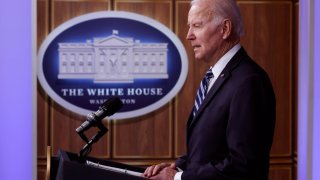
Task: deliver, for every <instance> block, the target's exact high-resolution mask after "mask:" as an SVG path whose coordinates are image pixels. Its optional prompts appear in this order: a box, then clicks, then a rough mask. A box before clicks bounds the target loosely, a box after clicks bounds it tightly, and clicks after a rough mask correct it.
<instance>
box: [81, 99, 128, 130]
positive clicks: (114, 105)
mask: <svg viewBox="0 0 320 180" xmlns="http://www.w3.org/2000/svg"><path fill="white" fill-rule="evenodd" d="M122 105H123V103H122V101H121V100H120V99H119V98H118V97H111V98H109V99H107V100H106V101H105V102H104V103H103V104H102V105H101V106H100V107H99V109H98V110H97V111H96V112H92V113H89V114H88V115H87V118H86V121H85V122H83V123H82V124H81V125H80V126H79V127H78V128H77V129H76V131H77V133H78V134H81V133H83V132H84V131H86V130H87V129H89V128H90V127H91V126H96V125H97V124H98V123H100V121H101V120H102V119H103V118H104V117H106V116H111V115H113V114H114V113H116V112H117V111H118V110H119V109H120V108H121V107H122Z"/></svg>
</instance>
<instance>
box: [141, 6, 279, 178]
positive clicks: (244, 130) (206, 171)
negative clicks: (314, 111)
mask: <svg viewBox="0 0 320 180" xmlns="http://www.w3.org/2000/svg"><path fill="white" fill-rule="evenodd" d="M188 24H189V32H188V35H187V39H188V40H190V41H191V45H192V47H193V50H194V54H195V59H196V60H198V61H205V62H207V63H210V64H211V65H212V67H210V68H209V70H208V72H207V73H206V76H205V78H204V80H202V81H201V83H200V88H199V90H198V92H197V94H196V98H195V99H196V100H195V105H194V108H193V110H192V112H191V114H190V117H189V120H188V123H187V152H186V154H185V155H184V156H182V157H180V158H179V159H178V160H177V161H176V162H175V163H172V164H166V163H161V164H158V165H154V166H150V167H148V168H147V169H146V171H145V173H144V176H145V177H148V178H151V179H183V180H184V179H194V180H198V179H199V180H200V179H213V180H224V179H228V180H240V179H241V180H267V179H268V172H269V153H270V149H271V145H272V140H273V133H274V126H275V96H274V92H273V88H272V85H271V82H270V80H269V77H268V75H267V74H266V72H265V71H264V70H263V69H262V68H260V67H259V66H258V65H257V64H256V63H255V62H254V61H253V60H252V59H251V58H250V57H249V56H248V55H247V53H246V52H245V50H244V48H243V47H241V45H240V44H239V42H240V36H241V35H242V34H243V25H242V20H241V15H240V11H239V8H238V6H237V4H236V2H235V1H234V0H195V1H192V2H191V8H190V11H189V15H188Z"/></svg>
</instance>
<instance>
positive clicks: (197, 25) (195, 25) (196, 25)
mask: <svg viewBox="0 0 320 180" xmlns="http://www.w3.org/2000/svg"><path fill="white" fill-rule="evenodd" d="M193 26H194V27H201V26H202V24H201V23H197V24H194V25H193Z"/></svg>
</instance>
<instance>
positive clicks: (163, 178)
mask: <svg viewBox="0 0 320 180" xmlns="http://www.w3.org/2000/svg"><path fill="white" fill-rule="evenodd" d="M176 173H177V171H176V170H175V169H173V168H171V167H165V168H164V169H162V170H161V171H160V173H158V174H157V175H155V176H152V177H151V178H150V179H155V180H173V179H174V175H175V174H176Z"/></svg>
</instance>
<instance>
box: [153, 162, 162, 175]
mask: <svg viewBox="0 0 320 180" xmlns="http://www.w3.org/2000/svg"><path fill="white" fill-rule="evenodd" d="M160 168H161V165H160V164H158V165H156V166H155V167H154V168H153V171H152V176H154V175H156V174H158V171H160Z"/></svg>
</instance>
